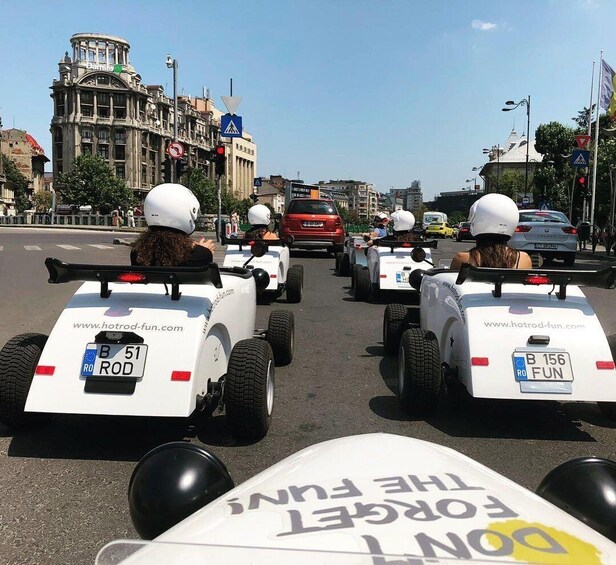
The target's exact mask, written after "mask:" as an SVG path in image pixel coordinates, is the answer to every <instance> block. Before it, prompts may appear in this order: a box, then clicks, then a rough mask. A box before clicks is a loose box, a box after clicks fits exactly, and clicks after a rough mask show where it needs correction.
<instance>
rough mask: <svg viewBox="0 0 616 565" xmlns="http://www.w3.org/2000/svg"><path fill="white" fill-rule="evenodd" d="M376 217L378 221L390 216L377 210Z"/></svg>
mask: <svg viewBox="0 0 616 565" xmlns="http://www.w3.org/2000/svg"><path fill="white" fill-rule="evenodd" d="M374 219H375V220H376V221H377V222H382V221H383V220H388V219H389V218H387V214H386V213H385V212H377V213H376V215H375V216H374Z"/></svg>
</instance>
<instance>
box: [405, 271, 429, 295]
mask: <svg viewBox="0 0 616 565" xmlns="http://www.w3.org/2000/svg"><path fill="white" fill-rule="evenodd" d="M424 273H425V271H424V270H423V269H415V270H414V271H411V274H410V275H409V284H410V285H411V286H412V287H413V288H414V289H415V290H419V289H420V288H421V281H422V280H423V276H424Z"/></svg>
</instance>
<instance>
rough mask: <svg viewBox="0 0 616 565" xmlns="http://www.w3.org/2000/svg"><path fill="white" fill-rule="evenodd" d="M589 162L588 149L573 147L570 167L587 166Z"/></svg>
mask: <svg viewBox="0 0 616 565" xmlns="http://www.w3.org/2000/svg"><path fill="white" fill-rule="evenodd" d="M589 163H590V151H588V150H584V149H574V150H573V153H571V166H572V167H588V165H589Z"/></svg>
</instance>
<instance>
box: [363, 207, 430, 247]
mask: <svg viewBox="0 0 616 565" xmlns="http://www.w3.org/2000/svg"><path fill="white" fill-rule="evenodd" d="M391 220H392V222H393V226H394V228H393V229H394V233H393V234H391V235H386V236H385V237H382V238H380V239H381V240H383V241H416V240H417V239H418V238H417V236H416V235H415V234H414V233H413V226H414V225H415V216H414V215H413V213H412V212H409V211H408V210H396V211H395V212H394V213H393V214H392V215H391ZM371 244H372V243H371V242H368V245H371Z"/></svg>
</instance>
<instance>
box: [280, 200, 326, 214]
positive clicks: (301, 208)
mask: <svg viewBox="0 0 616 565" xmlns="http://www.w3.org/2000/svg"><path fill="white" fill-rule="evenodd" d="M287 214H338V211H337V210H336V207H335V206H334V205H333V203H332V202H326V201H325V200H292V201H291V203H290V204H289V208H288V210H287Z"/></svg>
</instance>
